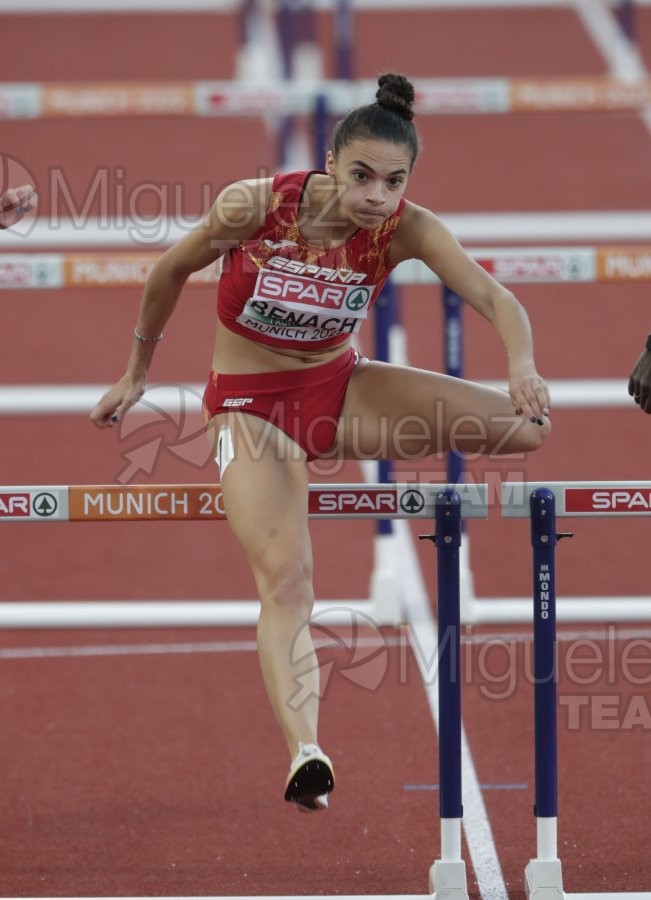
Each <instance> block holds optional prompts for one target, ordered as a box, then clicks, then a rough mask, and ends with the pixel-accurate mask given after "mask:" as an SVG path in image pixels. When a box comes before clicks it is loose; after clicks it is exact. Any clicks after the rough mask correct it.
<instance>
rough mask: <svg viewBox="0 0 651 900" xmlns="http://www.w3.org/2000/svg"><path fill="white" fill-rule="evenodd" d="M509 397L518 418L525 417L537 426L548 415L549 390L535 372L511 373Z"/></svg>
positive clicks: (543, 380)
mask: <svg viewBox="0 0 651 900" xmlns="http://www.w3.org/2000/svg"><path fill="white" fill-rule="evenodd" d="M509 395H510V397H511V402H512V403H513V406H514V407H515V412H516V414H517V415H518V416H527V418H529V419H532V420H534V421H536V422H538V423H539V424H542V422H543V417H544V416H548V415H549V408H550V405H551V403H550V398H549V388H548V387H547V383H546V382H545V379H544V378H541V377H540V375H539V374H538V373H537V372H536V371H535V370H529V371H527V372H512V373H511V377H510V382H509Z"/></svg>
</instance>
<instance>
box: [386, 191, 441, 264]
mask: <svg viewBox="0 0 651 900" xmlns="http://www.w3.org/2000/svg"><path fill="white" fill-rule="evenodd" d="M448 234H449V232H448V230H447V228H446V226H445V225H444V224H443V222H442V221H441V219H439V217H438V216H437V215H435V214H434V213H433V212H432V211H431V210H429V209H426V208H425V207H424V206H418V204H416V203H412V202H411V201H410V200H405V203H404V206H403V209H402V214H401V216H400V221H399V222H398V225H397V227H396V232H395V235H394V239H393V241H392V244H391V256H392V262H393V264H394V265H397V264H398V263H399V262H401V261H402V260H405V259H414V258H421V255H422V252H423V246H424V243H428V242H430V241H431V240H432V239H434V240H436V239H437V237H438V238H443V237H445V236H447V235H448Z"/></svg>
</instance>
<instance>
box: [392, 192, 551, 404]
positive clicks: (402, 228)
mask: <svg viewBox="0 0 651 900" xmlns="http://www.w3.org/2000/svg"><path fill="white" fill-rule="evenodd" d="M403 259H420V260H422V261H423V262H424V263H425V264H426V265H427V266H428V267H429V268H430V269H431V270H432V271H433V272H434V273H435V274H436V275H438V277H439V278H440V279H441V281H442V282H443V283H444V284H445V285H447V286H448V287H449V288H450V290H452V291H454V292H455V294H458V295H459V297H461V298H462V299H463V300H464V301H465V302H466V303H468V305H469V306H472V307H473V309H476V310H477V312H479V313H481V315H482V316H484V318H485V319H487V320H488V321H489V322H490V323H491V324H492V325H493V327H494V328H495V330H496V331H497V334H498V335H499V338H500V340H501V341H502V344H503V345H504V349H505V351H506V357H507V362H508V370H509V393H510V395H511V399H512V401H513V405H514V406H515V408H516V410H518V411H521V412H522V413H524V414H526V415H528V416H533V417H535V418H536V419H540V418H541V416H543V415H544V414H545V411H546V410H548V409H549V389H548V387H547V385H546V383H545V381H544V380H543V379H542V378H541V376H540V375H539V374H538V372H537V370H536V365H535V362H534V353H533V339H532V335H531V326H530V324H529V317H528V316H527V313H526V311H525V309H524V307H523V306H522V305H521V304H520V303H519V302H518V300H517V299H516V297H515V295H514V294H513V293H512V292H511V291H509V290H507V289H506V288H505V287H503V286H502V285H501V284H499V283H498V282H497V281H495V279H494V278H493V277H492V276H491V275H489V274H488V272H486V271H485V269H482V267H481V266H480V265H478V264H477V263H476V262H475V261H474V260H473V259H471V257H470V256H468V254H467V253H466V252H465V250H464V249H463V247H462V246H461V244H460V243H459V241H458V240H457V239H456V238H455V237H454V235H453V234H452V233H451V232H450V231H449V230H448V228H447V227H446V226H445V225H444V224H443V223H442V222H441V220H440V219H438V218H437V217H436V216H435V215H434V214H433V213H431V212H430V211H429V210H427V209H423V208H422V207H419V206H416V205H415V204H413V203H407V204H406V205H405V209H404V211H403V214H402V216H401V219H400V224H399V225H398V229H397V230H396V235H395V237H394V241H393V243H392V248H391V262H392V263H394V264H397V263H398V262H399V261H401V260H403Z"/></svg>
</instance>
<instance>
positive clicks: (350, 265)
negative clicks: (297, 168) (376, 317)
mask: <svg viewBox="0 0 651 900" xmlns="http://www.w3.org/2000/svg"><path fill="white" fill-rule="evenodd" d="M312 174H316V173H313V172H292V173H287V174H280V175H276V176H275V178H274V180H273V189H272V194H271V199H270V202H269V208H268V210H267V215H266V218H265V220H264V224H263V225H262V226H261V227H260V228H259V229H258V230H257V231H256V233H255V234H254V235H253V237H252V238H251V239H249V240H247V241H244V242H242V243H241V244H240V245H239V246H238V247H236V248H234V249H233V250H231V251H230V253H229V254H228V255H227V256H226V258H225V259H224V264H223V268H222V275H221V277H220V280H219V288H218V296H217V315H218V316H219V319H220V321H221V322H222V323H223V324H224V325H225V326H226V328H228V329H229V330H230V331H234V332H235V333H236V334H241V335H242V336H243V337H247V338H249V339H250V340H252V341H258V342H259V343H262V344H269V345H270V346H273V347H287V348H294V349H297V348H307V347H313V348H318V349H324V348H329V347H336V346H337V345H338V344H341V343H343V342H344V341H346V340H347V339H348V337H349V336H350V335H351V334H356V333H357V332H358V331H359V329H360V328H361V325H362V323H363V321H364V319H365V318H366V317H367V315H368V311H369V309H370V308H371V307H372V306H373V304H374V303H375V301H376V299H377V297H378V295H379V293H380V291H381V289H382V286H383V285H384V282H385V281H386V280H387V278H388V276H389V275H390V274H391V267H390V266H389V265H388V261H387V260H388V256H389V247H390V246H391V239H392V237H393V235H394V233H395V230H396V227H397V225H398V222H399V220H400V215H401V213H402V210H403V207H404V200H401V201H400V205H399V206H398V209H397V210H396V212H395V213H394V214H393V215H392V216H390V217H389V218H388V219H386V220H385V221H383V222H382V223H381V224H380V225H378V227H377V228H374V229H372V230H370V229H369V230H367V229H360V230H359V231H357V232H355V234H354V235H353V236H352V237H351V238H349V240H348V241H346V243H345V244H342V245H341V246H339V247H334V248H332V249H330V250H325V249H323V248H319V247H318V246H317V245H315V244H310V243H308V242H307V241H306V240H304V238H303V237H302V236H301V233H300V230H299V222H298V213H299V207H300V204H301V200H302V198H303V194H304V192H305V186H306V184H307V180H308V178H309V177H310V175H312Z"/></svg>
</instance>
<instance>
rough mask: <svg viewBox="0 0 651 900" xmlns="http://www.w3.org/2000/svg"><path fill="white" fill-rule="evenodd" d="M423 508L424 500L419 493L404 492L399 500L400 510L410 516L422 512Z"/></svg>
mask: <svg viewBox="0 0 651 900" xmlns="http://www.w3.org/2000/svg"><path fill="white" fill-rule="evenodd" d="M424 507H425V498H424V497H423V495H422V494H421V492H420V491H415V490H413V491H406V492H405V493H404V494H403V495H402V497H401V498H400V509H401V510H402V511H403V512H405V513H407V514H408V515H410V516H415V515H417V514H418V513H419V512H422V510H423V508H424Z"/></svg>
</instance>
